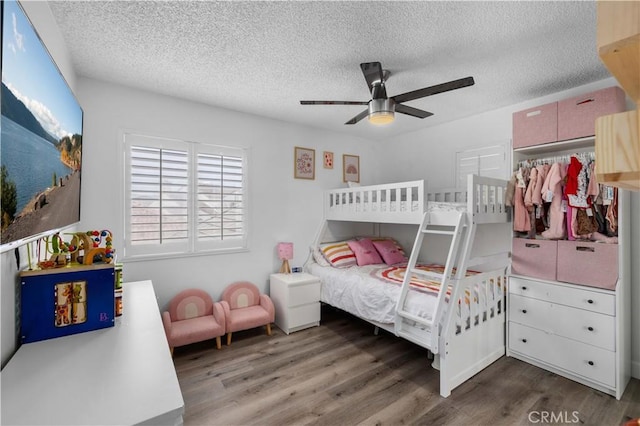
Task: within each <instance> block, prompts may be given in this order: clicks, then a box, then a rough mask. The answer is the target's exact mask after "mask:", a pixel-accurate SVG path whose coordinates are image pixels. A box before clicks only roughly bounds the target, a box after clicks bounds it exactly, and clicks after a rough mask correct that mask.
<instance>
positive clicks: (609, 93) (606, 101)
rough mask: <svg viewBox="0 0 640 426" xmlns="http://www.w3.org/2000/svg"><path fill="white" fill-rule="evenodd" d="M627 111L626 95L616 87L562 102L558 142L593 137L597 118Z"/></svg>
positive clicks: (559, 109)
mask: <svg viewBox="0 0 640 426" xmlns="http://www.w3.org/2000/svg"><path fill="white" fill-rule="evenodd" d="M625 109H626V101H625V94H624V92H623V91H622V89H620V88H619V87H615V86H614V87H609V88H607V89H602V90H598V91H596V92H591V93H587V94H584V95H581V96H576V97H573V98H570V99H565V100H563V101H560V102H558V140H559V141H564V140H568V139H576V138H582V137H586V136H593V135H595V134H596V125H595V123H596V118H598V117H601V116H603V115H609V114H615V113H617V112H623V111H624V110H625Z"/></svg>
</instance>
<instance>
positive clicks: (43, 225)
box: [0, 0, 83, 252]
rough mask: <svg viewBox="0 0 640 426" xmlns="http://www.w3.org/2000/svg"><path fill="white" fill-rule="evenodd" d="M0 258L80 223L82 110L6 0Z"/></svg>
mask: <svg viewBox="0 0 640 426" xmlns="http://www.w3.org/2000/svg"><path fill="white" fill-rule="evenodd" d="M1 8H2V94H1V98H0V99H1V100H2V127H1V139H0V158H1V162H0V164H1V170H0V181H1V182H0V184H1V187H2V188H1V189H2V192H1V193H2V202H1V204H0V206H1V210H2V211H1V228H0V252H2V251H6V250H7V249H9V248H12V247H15V246H18V245H20V244H23V243H25V242H27V241H30V240H33V239H35V238H38V237H40V236H43V235H46V234H47V233H52V232H56V231H59V230H60V229H62V228H64V227H67V226H69V225H72V224H74V223H77V222H78V221H79V220H80V174H81V168H82V116H83V112H82V108H81V107H80V104H79V103H78V101H77V100H76V98H75V96H74V94H73V92H72V91H71V89H70V88H69V85H68V84H67V82H66V81H65V79H64V77H63V76H62V74H61V73H60V70H59V69H58V67H57V66H56V64H55V62H54V61H53V59H52V57H51V55H50V54H49V52H48V51H47V48H46V46H45V45H44V43H43V42H42V40H41V39H40V37H39V36H38V33H37V32H36V30H35V28H34V27H33V25H32V24H31V22H30V20H29V18H28V17H27V15H26V13H25V12H24V10H23V9H22V6H21V5H20V3H18V2H17V1H13V0H7V1H2V6H1Z"/></svg>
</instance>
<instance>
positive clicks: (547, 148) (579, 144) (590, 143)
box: [513, 136, 596, 155]
mask: <svg viewBox="0 0 640 426" xmlns="http://www.w3.org/2000/svg"><path fill="white" fill-rule="evenodd" d="M595 140H596V137H595V136H587V137H584V138H577V139H569V140H566V141H559V142H551V143H546V144H543V145H532V146H526V147H523V148H515V149H514V150H513V152H517V153H521V154H527V155H537V154H548V153H549V152H552V151H561V150H565V149H566V150H581V149H585V148H593V147H594V144H595Z"/></svg>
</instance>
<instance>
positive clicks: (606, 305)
mask: <svg viewBox="0 0 640 426" xmlns="http://www.w3.org/2000/svg"><path fill="white" fill-rule="evenodd" d="M509 293H511V294H517V295H520V296H525V297H530V298H534V299H540V300H545V301H547V302H551V303H558V304H561V305H565V306H571V307H574V308H578V309H585V310H587V311H592V312H598V313H601V314H607V315H615V312H616V300H615V295H614V294H613V293H609V292H606V293H605V292H603V291H597V290H596V291H592V290H589V289H586V288H585V289H584V290H583V289H582V288H576V286H571V285H565V284H560V283H558V284H552V283H545V282H540V281H534V280H528V279H525V278H520V277H510V278H509Z"/></svg>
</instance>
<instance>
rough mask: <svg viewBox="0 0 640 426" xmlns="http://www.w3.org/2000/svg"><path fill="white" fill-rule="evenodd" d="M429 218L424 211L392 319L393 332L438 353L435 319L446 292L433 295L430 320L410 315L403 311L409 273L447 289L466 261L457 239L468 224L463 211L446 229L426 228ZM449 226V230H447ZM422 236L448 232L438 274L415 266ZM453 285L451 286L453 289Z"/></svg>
mask: <svg viewBox="0 0 640 426" xmlns="http://www.w3.org/2000/svg"><path fill="white" fill-rule="evenodd" d="M429 225H430V220H429V213H425V215H424V218H423V220H422V223H421V225H420V228H419V230H418V233H417V235H416V239H415V242H414V245H413V250H412V251H411V256H410V257H409V263H408V264H407V271H406V273H405V276H404V280H403V282H402V290H401V292H400V298H399V299H398V304H397V306H396V321H395V333H396V335H398V336H401V337H403V338H405V339H407V340H409V341H412V342H414V343H416V344H418V345H420V346H423V347H427V348H428V349H430V350H431V352H433V353H434V354H437V353H438V344H439V334H440V333H439V327H440V325H439V323H440V321H439V320H438V318H440V316H441V315H442V309H443V307H444V304H445V303H446V301H445V297H446V291H444V292H443V291H440V292H439V294H438V297H437V299H436V300H437V301H436V306H435V309H434V314H433V318H432V319H427V318H423V317H420V316H417V315H413V314H411V313H409V312H407V311H406V310H405V309H404V307H405V302H406V299H407V295H408V293H409V286H410V285H411V284H410V283H411V276H412V275H415V276H417V277H420V278H426V279H429V280H431V281H436V282H438V283H439V284H440V289H445V290H446V289H448V288H449V286H450V285H452V284H454V281H455V280H456V279H457V278H458V277H459V276H460V274H461V273H462V276H463V277H464V273H465V272H466V271H463V269H465V264H466V256H465V254H464V253H462V256H460V254H461V253H460V242H461V241H462V240H464V239H465V236H467V235H468V234H469V232H468V231H469V229H468V228H469V226H468V225H467V215H466V213H463V212H461V213H459V215H458V218H457V221H456V224H455V225H453V226H450V227H446V228H447V229H442V228H443V227H439V228H437V229H433V228H429ZM451 228H453V229H451ZM426 235H449V236H450V237H451V243H450V246H449V253H448V255H447V261H446V264H445V266H444V271H443V272H442V273H436V272H431V271H425V270H422V269H418V268H416V264H417V262H418V255H419V253H420V249H421V247H422V244H423V242H424V238H425V236H426ZM466 246H467V244H464V251H465V252H466V251H467V250H466V248H467V247H466ZM454 268H457V271H456V272H457V273H456V277H455V278H454V277H453V272H454ZM455 287H456V286H455V285H454V286H453V289H454V290H455Z"/></svg>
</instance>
